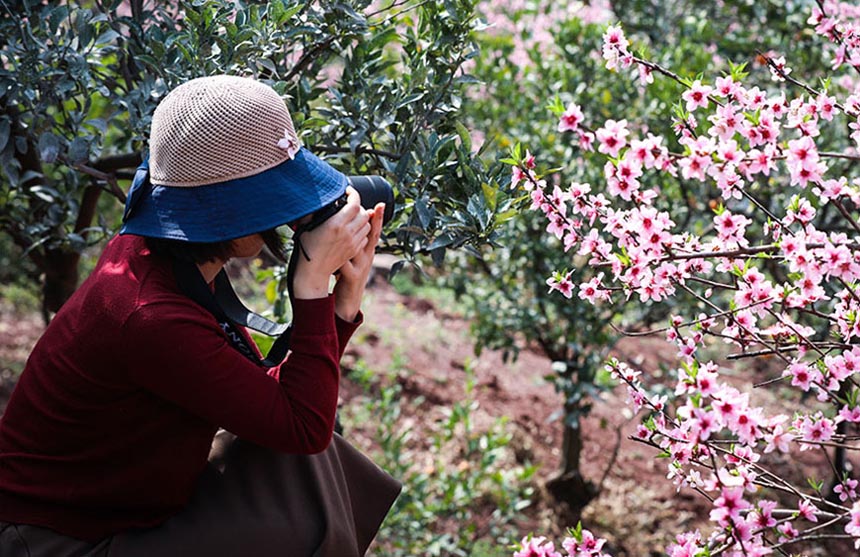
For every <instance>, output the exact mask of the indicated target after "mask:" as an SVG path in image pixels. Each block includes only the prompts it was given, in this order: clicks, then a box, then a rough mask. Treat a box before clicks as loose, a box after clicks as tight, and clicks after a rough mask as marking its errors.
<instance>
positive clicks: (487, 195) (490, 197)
mask: <svg viewBox="0 0 860 557" xmlns="http://www.w3.org/2000/svg"><path fill="white" fill-rule="evenodd" d="M481 189H483V190H484V203H485V204H486V206H487V208H488V209H490V211H495V210H496V199H497V197H498V194H499V190H498V189H496V188H494V187H492V186H491V185H490V184H487V183H482V184H481Z"/></svg>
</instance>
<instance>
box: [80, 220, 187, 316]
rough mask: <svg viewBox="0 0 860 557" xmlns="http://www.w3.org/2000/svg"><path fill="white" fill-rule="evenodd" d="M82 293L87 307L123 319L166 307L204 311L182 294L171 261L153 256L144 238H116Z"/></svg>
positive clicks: (181, 310)
mask: <svg viewBox="0 0 860 557" xmlns="http://www.w3.org/2000/svg"><path fill="white" fill-rule="evenodd" d="M80 290H81V292H80V294H81V295H82V297H83V298H84V299H85V300H86V301H85V302H84V304H85V306H88V307H89V308H91V309H96V308H104V309H105V310H107V311H109V312H111V313H115V314H116V316H117V317H119V318H120V319H124V318H125V317H127V316H128V315H131V314H132V313H139V312H142V313H151V312H152V311H153V309H154V308H155V307H158V308H161V310H163V308H164V306H167V307H169V308H172V311H171V313H176V312H180V313H182V312H186V313H187V312H191V313H193V314H197V315H199V314H200V311H202V308H200V307H199V306H198V305H197V304H195V303H194V302H193V301H192V300H190V299H189V298H188V297H187V296H185V295H183V294H182V292H180V290H179V287H178V286H177V284H176V278H175V276H174V273H173V267H172V265H171V264H170V262H169V261H167V260H165V259H164V258H162V257H157V256H155V255H153V254H151V253H150V252H149V249H148V248H147V246H146V240H145V239H144V238H142V237H140V236H133V235H118V236H115V237H114V238H112V239H111V240H110V241H109V242H108V244H107V246H106V247H105V249H104V251H103V252H102V255H101V257H100V259H99V262H98V264H97V265H96V267H95V269H94V270H93V273H92V274H91V275H90V277H89V278H87V280H86V281H85V282H84V284H82V285H81V288H80Z"/></svg>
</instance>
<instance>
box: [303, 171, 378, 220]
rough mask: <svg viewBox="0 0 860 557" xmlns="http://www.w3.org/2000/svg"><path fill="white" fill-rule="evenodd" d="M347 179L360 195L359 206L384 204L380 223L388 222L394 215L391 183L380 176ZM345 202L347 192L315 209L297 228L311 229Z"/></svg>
mask: <svg viewBox="0 0 860 557" xmlns="http://www.w3.org/2000/svg"><path fill="white" fill-rule="evenodd" d="M347 179H348V180H349V185H351V186H352V187H353V188H354V189H355V191H357V192H358V195H359V196H360V197H361V206H362V207H364V208H365V209H372V208H374V207H375V206H376V204H377V203H384V204H385V213H384V215H383V218H382V224H383V225H385V224H388V221H390V220H391V218H392V217H393V216H394V190H393V189H392V188H391V184H389V183H388V181H387V180H386V179H385V178H383V177H381V176H348V177H347ZM346 202H347V194H343V195H342V196H340V197H339V198H337V199H335V200H334V201H332V202H331V203H329V204H328V205H326V206H325V207H322V208H321V209H319V210H318V211H316V212H315V213H314V214H313V216H312V217H311V221H310V222H309V223H307V224H303V225H302V226H301V227H299V228H300V229H301V230H302V231H303V232H307V231H308V230H313V229H314V228H316V227H317V226H319V225H321V224H322V223H324V222H325V221H327V220H328V219H329V218H331V217H332V215H334V214H335V213H337V212H338V211H340V210H341V209H342V208H343V207H344V205H346Z"/></svg>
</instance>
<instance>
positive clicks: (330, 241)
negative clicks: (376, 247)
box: [293, 187, 378, 299]
mask: <svg viewBox="0 0 860 557" xmlns="http://www.w3.org/2000/svg"><path fill="white" fill-rule="evenodd" d="M346 191H347V203H346V205H345V206H344V207H343V208H342V209H341V210H340V211H338V212H337V213H335V214H334V215H332V216H331V218H329V219H328V220H326V221H325V222H324V223H322V224H321V225H319V226H318V227H317V228H315V229H313V230H310V231H308V232H305V233H304V234H302V236H301V239H300V241H301V243H302V246H303V247H304V249H305V252H307V254H308V256H309V257H310V261H308V260H307V259H305V258H304V257H301V256H300V257H299V263H298V265H297V266H296V275H295V277H294V279H293V294H294V295H295V296H296V298H299V299H312V298H325V297H326V296H328V287H329V281H330V279H331V275H332V274H333V273H334V272H335V271H337V270H338V269H341V268H342V267H344V265H346V264H347V263H348V262H349V261H350V259H352V258H353V257H355V256H356V255H357V254H359V253H361V252H362V250H363V249H365V247H366V246H367V243H368V241H369V238H370V234H371V230H372V226H371V224H370V215H371V214H372V212H371V211H365V210H364V209H362V208H361V203H360V201H361V200H360V198H359V195H358V192H357V191H355V189H353V188H352V187H349V188H347V190H346ZM377 237H378V236H377ZM294 249H298V248H297V247H296V248H294Z"/></svg>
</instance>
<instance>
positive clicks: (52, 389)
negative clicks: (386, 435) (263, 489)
mask: <svg viewBox="0 0 860 557" xmlns="http://www.w3.org/2000/svg"><path fill="white" fill-rule="evenodd" d="M294 314H295V317H294V321H293V323H294V331H293V337H292V342H291V346H292V352H291V353H290V355H289V357H288V358H287V360H286V361H285V362H284V363H282V364H281V365H280V366H279V367H277V368H273V369H271V370H265V369H263V368H261V367H259V366H257V365H255V364H253V363H252V362H250V361H249V360H248V359H246V358H245V357H243V356H242V355H241V354H240V353H239V352H238V351H237V350H236V349H234V348H233V347H232V346H231V345H230V344H229V343H228V341H227V337H226V335H225V334H224V332H223V331H222V330H221V328H220V327H219V326H218V323H217V322H216V320H215V318H214V317H213V316H212V315H211V314H210V313H208V312H207V311H206V310H204V309H203V308H201V307H200V306H198V305H197V304H196V303H195V302H193V301H191V300H190V299H189V298H187V297H185V296H184V295H182V294H181V293H180V292H179V290H178V288H177V285H176V281H175V279H174V276H173V271H172V266H171V265H170V263H169V262H167V261H165V260H163V259H161V258H158V257H155V256H153V255H151V254H150V253H149V251H148V250H147V249H146V246H145V242H144V240H143V239H142V238H140V237H136V236H118V237H116V238H114V239H112V240H111V241H110V243H108V245H107V248H106V249H105V251H104V253H103V254H102V257H101V259H100V260H99V263H98V266H97V267H96V269H95V271H94V272H93V273H92V275H91V276H90V277H89V278H88V279H87V280H86V281H85V282H84V283H83V284H82V285H81V287H80V288H79V289H78V291H77V292H75V294H74V295H73V296H72V297H71V299H70V300H69V301H68V302H67V303H66V304H65V305H64V306H63V308H62V310H61V311H60V312H59V313H58V314H57V315H56V317H55V318H54V320H53V321H52V322H51V325H50V326H49V327H48V328H47V330H46V331H45V333H44V335H43V336H42V338H41V339H40V340H39V342H38V344H36V347H35V349H34V350H33V353H32V354H31V355H30V358H29V360H28V361H27V365H26V367H25V369H24V372H23V374H22V375H21V378H20V379H19V381H18V384H17V386H16V388H15V391H14V392H13V394H12V398H11V400H10V401H9V405H8V407H7V409H6V413H5V415H4V416H3V417H2V419H0V521H5V522H14V523H24V524H32V525H37V526H45V527H48V528H51V529H53V530H56V531H58V532H60V533H62V534H66V535H68V536H72V537H76V538H80V539H83V540H89V541H96V540H98V539H101V538H103V537H105V536H109V535H111V534H114V533H116V532H119V531H121V530H125V529H128V528H135V527H149V526H154V525H157V524H159V523H161V522H163V521H164V520H166V519H167V518H168V517H170V516H171V515H173V514H174V513H176V512H177V511H179V510H180V509H182V508H183V507H184V506H185V505H186V503H187V502H188V500H189V497H190V495H191V493H192V490H193V488H194V484H195V481H196V479H197V477H198V475H199V474H200V472H201V471H202V470H203V468H204V467H205V466H206V462H207V456H208V453H209V448H210V444H211V442H212V438H213V435H214V433H215V431H216V429H217V428H218V427H223V428H224V429H227V430H229V431H231V432H232V433H235V434H236V435H238V436H239V437H242V438H244V439H247V440H249V441H252V442H254V443H257V444H260V445H263V446H266V447H270V448H272V449H275V450H279V451H283V452H293V453H315V452H319V451H322V450H324V449H325V448H326V447H327V446H328V444H329V441H330V439H331V435H332V429H333V427H334V416H335V409H336V406H337V392H338V380H339V367H338V361H339V359H340V356H341V355H342V353H343V350H344V347H345V345H346V342H347V340H348V339H349V337H350V336H351V335H352V333H353V331H354V330H355V328H356V327H357V324H351V323H346V322H344V321H342V320H340V319H338V318H336V316H335V313H334V299H333V297H332V296H329V297H328V298H325V299H319V300H297V301H296V303H295V306H294Z"/></svg>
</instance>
